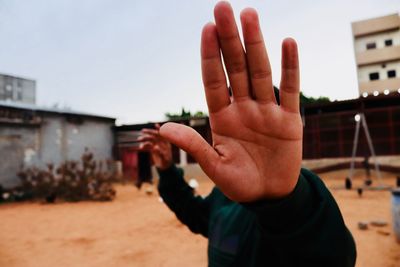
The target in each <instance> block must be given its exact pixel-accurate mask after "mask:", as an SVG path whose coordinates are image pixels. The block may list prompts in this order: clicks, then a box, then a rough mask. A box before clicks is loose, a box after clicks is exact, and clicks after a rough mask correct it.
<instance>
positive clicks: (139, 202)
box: [0, 171, 400, 267]
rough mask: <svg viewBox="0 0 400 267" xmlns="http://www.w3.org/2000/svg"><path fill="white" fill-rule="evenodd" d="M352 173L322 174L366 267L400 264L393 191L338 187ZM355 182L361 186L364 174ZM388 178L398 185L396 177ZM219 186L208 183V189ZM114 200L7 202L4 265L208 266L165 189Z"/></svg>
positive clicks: (203, 189) (2, 219)
mask: <svg viewBox="0 0 400 267" xmlns="http://www.w3.org/2000/svg"><path fill="white" fill-rule="evenodd" d="M345 176H346V172H344V171H343V172H342V171H340V172H331V173H327V174H324V175H322V178H323V179H324V181H325V182H326V184H327V185H329V186H330V188H332V190H331V191H332V193H333V195H334V196H335V198H336V200H337V202H338V204H339V206H340V208H341V210H342V213H343V216H344V219H345V221H346V224H347V225H348V227H349V229H350V230H351V232H352V233H353V236H354V238H355V240H356V243H357V250H358V259H357V266H358V267H382V266H385V267H386V266H388V267H395V266H400V244H397V243H396V241H395V238H394V234H393V230H392V218H391V213H390V207H391V205H390V198H391V195H390V193H389V192H388V191H366V192H364V194H363V196H362V197H361V198H360V197H358V195H357V193H356V192H355V191H345V190H343V189H338V188H340V187H343V185H344V177H345ZM357 177H358V179H357V180H356V181H355V182H354V184H355V185H358V184H361V183H362V180H361V177H363V173H362V172H358V175H357ZM383 182H384V183H385V184H388V185H392V186H393V185H394V184H395V180H394V176H393V175H388V174H386V175H384V180H383ZM212 186H213V185H212V183H211V182H210V181H208V180H207V179H201V180H200V189H199V192H200V193H201V194H207V193H208V192H209V191H210V190H211V188H212ZM117 191H118V195H117V198H116V200H115V201H113V202H104V203H96V202H81V203H59V204H55V205H45V204H40V203H17V204H4V205H0V226H1V228H0V229H1V230H0V266H7V267H31V266H32V267H33V266H35V267H36V266H37V267H47V266H48V267H50V266H51V267H54V266H68V267H70V266H85V267H90V266H121V267H124V266H131V267H132V266H174V267H176V266H194V267H196V266H207V252H206V251H207V240H206V239H205V238H203V237H201V236H199V235H194V234H192V233H191V232H190V231H189V230H188V229H187V228H186V227H185V226H184V225H182V224H181V223H180V222H179V221H178V220H177V219H176V218H175V216H174V215H173V214H172V213H171V212H170V211H169V210H168V208H167V207H166V206H165V204H163V203H160V202H159V199H158V194H157V193H155V194H153V195H147V194H146V193H145V192H144V190H142V191H138V190H137V189H136V188H135V187H133V186H131V185H129V186H121V185H119V186H117ZM377 219H379V220H384V221H387V222H388V223H389V225H388V226H385V227H380V228H379V227H371V226H370V227H369V229H368V230H359V229H358V228H357V223H358V222H359V221H371V220H377Z"/></svg>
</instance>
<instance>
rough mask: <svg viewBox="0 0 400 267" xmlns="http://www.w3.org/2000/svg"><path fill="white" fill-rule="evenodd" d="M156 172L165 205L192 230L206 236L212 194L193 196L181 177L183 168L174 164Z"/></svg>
mask: <svg viewBox="0 0 400 267" xmlns="http://www.w3.org/2000/svg"><path fill="white" fill-rule="evenodd" d="M158 173H159V176H160V181H159V184H158V192H159V193H160V196H161V197H162V199H163V200H164V202H165V203H166V204H167V206H168V207H169V208H170V209H171V210H172V211H173V212H174V213H175V215H176V217H177V218H178V219H179V220H180V221H181V222H182V223H183V224H185V225H187V226H188V227H189V229H190V230H191V231H192V232H194V233H199V234H202V235H203V236H205V237H207V235H208V222H209V217H210V202H211V200H212V194H210V195H209V196H207V197H206V198H203V197H201V196H195V195H194V192H193V189H192V188H191V187H190V186H189V185H188V184H187V183H186V182H185V180H184V178H183V170H182V169H178V168H177V167H176V166H175V165H172V166H171V167H170V168H168V169H167V170H163V171H162V170H158Z"/></svg>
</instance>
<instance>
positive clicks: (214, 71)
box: [160, 1, 355, 266]
mask: <svg viewBox="0 0 400 267" xmlns="http://www.w3.org/2000/svg"><path fill="white" fill-rule="evenodd" d="M214 16H215V24H214V23H208V24H207V25H205V26H204V28H203V32H202V37H201V65H202V66H201V67H202V75H203V84H204V89H205V95H206V100H207V105H208V111H209V118H210V126H211V132H212V139H213V144H212V146H211V145H209V144H208V143H207V142H206V141H205V140H204V139H203V138H202V137H201V136H200V135H199V134H198V133H197V132H196V131H195V130H194V129H191V128H190V127H187V126H184V125H180V124H175V123H167V124H164V125H163V126H162V127H161V128H160V134H161V136H163V137H164V138H165V139H167V140H168V141H170V142H171V143H174V144H175V145H177V146H178V147H180V148H182V149H183V150H185V151H187V152H188V153H189V154H191V155H192V156H193V157H194V158H195V159H196V161H197V162H198V163H199V164H200V166H201V167H202V169H203V171H204V172H205V173H206V174H207V175H208V176H209V177H210V178H211V179H212V180H213V181H214V182H215V184H216V185H217V186H218V188H219V189H220V190H221V191H222V192H223V193H224V194H225V195H226V196H227V197H228V198H230V199H231V200H233V201H236V202H239V203H250V202H258V201H262V200H265V199H268V200H269V201H273V202H276V203H274V205H272V206H271V208H269V209H266V210H265V213H264V212H262V213H261V214H260V215H262V216H261V217H263V216H265V220H264V221H268V217H273V216H278V217H279V216H282V214H285V212H287V215H290V216H288V217H287V218H285V217H283V218H280V219H279V220H274V219H273V218H271V222H270V224H268V222H267V224H266V225H265V227H264V228H263V229H264V230H265V234H264V236H265V237H268V240H269V242H265V243H267V244H270V246H271V247H270V248H269V249H271V250H273V249H274V244H275V242H274V241H275V240H276V241H277V243H278V244H279V246H280V250H277V251H276V254H275V255H276V257H277V258H282V259H285V257H286V258H287V257H292V254H290V253H287V252H288V251H287V250H285V246H284V245H282V244H285V242H286V245H287V248H288V249H289V251H290V252H293V256H294V257H295V259H294V260H295V261H296V262H297V264H296V265H295V266H308V265H307V264H308V263H310V264H314V263H315V264H317V265H318V262H319V263H322V264H319V265H318V266H324V264H323V263H326V262H327V261H328V260H331V259H332V260H334V258H335V256H336V257H338V258H340V259H345V258H346V259H349V262H350V264H351V263H352V262H354V258H355V255H354V253H353V252H354V246H353V245H351V244H352V242H351V241H349V242H347V241H345V240H348V239H349V238H351V235H350V234H349V233H348V230H347V229H346V227H345V226H344V223H343V221H342V218H341V215H340V213H339V210H338V207H337V206H336V204H335V202H334V201H333V200H332V199H331V196H330V195H328V193H327V192H326V191H325V189H323V188H324V187H318V186H317V185H318V182H317V181H318V180H315V179H313V178H310V177H308V176H307V174H306V175H304V173H303V171H302V172H301V173H302V175H301V176H299V174H300V169H301V161H302V141H303V125H302V121H301V116H300V110H299V109H300V97H299V93H300V71H299V61H298V51H297V44H296V42H295V40H293V39H291V38H288V39H285V40H284V41H283V43H282V69H281V83H280V86H279V87H280V91H279V94H280V103H279V104H278V102H277V100H276V98H275V96H274V90H273V84H272V72H271V66H270V64H269V59H268V54H267V52H266V48H265V44H264V40H263V36H262V33H261V31H260V25H259V20H258V15H257V13H256V11H255V10H254V9H245V10H243V11H242V13H241V16H240V19H241V24H242V31H243V43H244V47H243V46H242V42H241V39H240V34H239V32H238V28H237V26H236V22H235V19H234V15H233V10H232V8H231V6H230V4H229V3H228V2H224V1H221V2H218V4H217V5H216V7H215V9H214ZM221 55H222V57H223V59H222V57H221ZM228 79H229V83H228ZM228 85H229V86H228ZM228 88H231V91H232V97H230V95H229V89H228ZM303 176H304V177H303ZM299 177H300V178H299ZM299 191H300V193H299ZM299 195H300V196H299ZM294 199H295V200H294ZM285 203H286V204H285ZM276 205H277V206H279V205H281V207H280V208H274V207H275V206H276ZM286 205H287V207H285V206H286ZM284 208H285V209H286V210H285V209H284ZM279 210H280V211H279ZM278 211H279V212H281V213H277V212H278ZM293 218H295V219H296V220H295V221H294V222H293ZM287 220H288V221H287ZM291 220H292V221H291ZM330 220H332V223H331V222H330ZM292 223H294V224H293V225H292ZM282 225H287V226H288V227H282V228H280V227H281V226H282ZM274 227H275V228H274ZM313 227H315V229H312V228H313ZM274 230H276V231H274ZM277 231H280V232H279V238H278V239H276V238H275V236H274V233H278V232H277ZM313 231H314V232H313ZM313 233H317V234H313ZM336 237H338V238H339V239H340V240H342V241H343V242H342V241H340V242H342V243H341V244H343V246H344V248H342V249H337V247H338V246H339V245H338V246H336V245H335V246H333V244H336V243H335V242H336V241H335V238H336ZM274 238H275V239H274ZM340 242H339V243H340ZM302 244H304V246H302ZM348 244H350V245H349V246H348ZM295 247H297V249H298V251H302V252H307V253H304V254H302V253H298V252H296V250H295ZM265 251H269V250H265ZM265 251H264V252H265ZM344 252H347V253H348V254H347V255H350V256H349V257H343V253H344ZM261 253H262V252H261ZM313 254H315V255H314V258H313V259H315V261H314V262H313V261H312V260H313V259H310V256H311V255H313ZM303 263H304V264H305V265H304V264H303ZM272 266H277V265H272ZM278 266H280V265H278ZM311 266H312V265H311ZM336 266H341V265H340V264H336Z"/></svg>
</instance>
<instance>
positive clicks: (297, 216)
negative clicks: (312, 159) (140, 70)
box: [158, 166, 356, 267]
mask: <svg viewBox="0 0 400 267" xmlns="http://www.w3.org/2000/svg"><path fill="white" fill-rule="evenodd" d="M159 174H160V182H159V186H158V189H159V192H160V195H161V197H162V198H163V200H164V202H165V203H166V204H167V205H168V207H169V208H170V209H171V210H172V211H173V212H175V214H176V216H177V217H178V219H179V220H180V221H181V222H182V223H184V224H186V225H187V226H188V227H189V228H190V230H191V231H192V232H194V233H199V234H202V235H203V236H205V237H207V238H208V240H209V245H208V261H209V266H267V267H268V266H271V267H275V266H319V267H326V266H338V267H347V266H354V265H355V259H356V249H355V244H354V240H353V238H352V236H351V234H350V232H349V231H348V229H347V228H346V226H345V224H344V222H343V218H342V215H341V213H340V211H339V208H338V206H337V204H336V202H335V200H334V199H333V197H332V195H331V194H330V193H329V191H328V189H327V188H326V187H325V185H324V184H323V182H322V181H321V180H320V179H319V178H318V177H317V176H316V175H315V174H313V173H312V172H310V171H308V170H305V169H302V170H301V174H300V178H299V181H298V183H297V185H296V188H295V189H294V191H293V192H292V193H291V194H290V195H289V196H288V197H286V198H284V199H281V200H274V201H272V200H264V201H259V202H256V203H237V202H233V201H231V200H230V199H228V198H227V197H226V196H225V195H224V194H223V193H222V192H221V191H220V190H219V189H218V188H217V187H214V189H213V190H212V192H211V194H210V195H208V196H207V197H206V198H202V197H200V196H194V195H193V190H192V189H191V188H190V187H189V186H188V184H187V183H186V182H185V180H184V179H183V172H182V171H181V170H180V169H178V168H176V167H175V166H172V167H171V168H169V169H168V170H165V171H159ZM186 266H190V263H187V265H186Z"/></svg>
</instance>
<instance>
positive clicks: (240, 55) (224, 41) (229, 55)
mask: <svg viewBox="0 0 400 267" xmlns="http://www.w3.org/2000/svg"><path fill="white" fill-rule="evenodd" d="M214 17H215V22H216V27H217V32H218V39H219V43H220V45H221V50H222V55H223V57H224V62H225V67H226V70H227V72H228V77H229V82H230V85H231V87H232V92H233V98H234V99H236V100H237V99H242V98H248V97H249V96H250V95H249V93H250V91H249V80H248V75H247V64H246V56H245V53H244V50H243V46H242V42H241V41H240V37H239V32H238V29H237V26H236V22H235V17H234V15H233V10H232V7H231V5H230V4H229V3H228V2H219V3H218V4H217V5H216V6H215V9H214Z"/></svg>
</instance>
